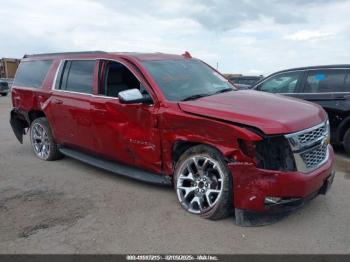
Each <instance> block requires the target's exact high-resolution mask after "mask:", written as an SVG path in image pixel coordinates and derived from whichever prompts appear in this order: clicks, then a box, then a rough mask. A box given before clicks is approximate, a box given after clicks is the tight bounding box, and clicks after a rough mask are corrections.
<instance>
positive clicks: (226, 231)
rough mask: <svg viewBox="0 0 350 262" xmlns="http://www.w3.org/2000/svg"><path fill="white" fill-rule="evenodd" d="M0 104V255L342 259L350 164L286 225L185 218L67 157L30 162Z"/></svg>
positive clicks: (349, 232)
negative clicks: (338, 255) (263, 255)
mask: <svg viewBox="0 0 350 262" xmlns="http://www.w3.org/2000/svg"><path fill="white" fill-rule="evenodd" d="M9 110H10V98H9V97H0V253H291V254H295V253H313V254H319V253H350V244H349V243H350V212H349V210H350V190H349V186H350V158H348V157H346V156H345V154H344V153H342V152H341V150H340V149H338V150H337V160H336V166H337V175H336V178H335V181H334V184H333V187H332V189H331V191H330V192H329V193H328V194H327V195H326V196H319V197H318V198H316V199H315V200H314V201H313V202H311V203H310V204H309V205H307V206H305V207H304V208H303V209H301V210H299V211H297V212H295V213H293V214H292V215H290V216H289V217H287V218H285V219H284V220H282V221H280V222H278V223H276V224H273V225H270V226H264V227H251V228H247V227H239V226H236V225H235V224H234V223H233V219H232V218H227V219H224V220H221V221H216V222H213V221H209V220H205V219H202V218H200V217H196V216H194V215H190V214H188V213H186V212H185V211H183V210H182V208H181V207H180V206H179V204H178V203H177V198H176V195H175V193H174V192H173V190H172V189H171V188H162V187H157V186H152V185H146V184H142V183H139V182H137V181H133V180H130V179H126V178H123V177H119V176H117V175H114V174H111V173H109V172H105V171H102V170H99V169H96V168H94V167H91V166H88V165H86V164H83V163H80V162H78V161H76V160H73V159H70V158H64V159H62V160H59V161H55V162H45V161H41V160H39V159H37V158H36V157H35V156H34V154H33V153H32V151H31V147H30V144H29V139H28V137H25V143H24V145H21V144H19V143H18V142H17V140H16V139H15V137H14V135H13V133H12V131H11V128H10V126H9V123H8V118H9Z"/></svg>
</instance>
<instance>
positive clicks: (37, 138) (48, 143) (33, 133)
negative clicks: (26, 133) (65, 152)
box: [30, 117, 62, 161]
mask: <svg viewBox="0 0 350 262" xmlns="http://www.w3.org/2000/svg"><path fill="white" fill-rule="evenodd" d="M30 142H31V144H32V147H33V151H34V153H35V155H36V156H37V157H38V158H40V159H42V160H46V161H51V160H56V159H59V158H61V157H62V154H61V153H60V152H59V151H58V148H57V145H56V143H55V141H54V139H53V136H52V133H51V129H50V126H49V122H48V121H47V119H46V118H45V117H40V118H37V119H35V120H34V121H33V122H32V124H31V126H30Z"/></svg>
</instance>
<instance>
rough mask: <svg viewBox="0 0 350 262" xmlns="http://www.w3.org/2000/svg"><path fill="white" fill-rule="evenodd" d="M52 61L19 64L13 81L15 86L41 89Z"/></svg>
mask: <svg viewBox="0 0 350 262" xmlns="http://www.w3.org/2000/svg"><path fill="white" fill-rule="evenodd" d="M51 64H52V60H43V61H28V62H21V63H20V65H19V67H18V69H17V72H16V78H15V81H14V83H13V84H14V85H15V86H23V87H34V88H38V87H41V86H42V84H43V81H44V79H45V76H46V74H47V72H48V71H49V68H50V66H51Z"/></svg>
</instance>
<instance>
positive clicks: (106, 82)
mask: <svg viewBox="0 0 350 262" xmlns="http://www.w3.org/2000/svg"><path fill="white" fill-rule="evenodd" d="M104 63H105V64H104V68H105V71H104V72H101V75H100V80H99V94H101V95H104V96H109V97H118V94H119V92H122V91H125V90H128V89H134V88H136V89H139V90H140V91H141V92H142V91H145V90H141V85H140V82H139V80H138V79H137V78H136V77H135V75H134V74H133V73H132V72H131V71H130V70H129V69H128V68H127V67H126V66H124V65H123V64H121V63H118V62H114V61H104Z"/></svg>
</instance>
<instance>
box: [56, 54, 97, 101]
mask: <svg viewBox="0 0 350 262" xmlns="http://www.w3.org/2000/svg"><path fill="white" fill-rule="evenodd" d="M95 64H96V61H95V60H74V61H66V62H65V63H64V64H63V67H62V70H61V69H60V72H59V75H60V77H59V79H58V82H56V88H57V89H61V90H67V91H73V92H78V93H86V94H92V93H93V75H94V69H95Z"/></svg>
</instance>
